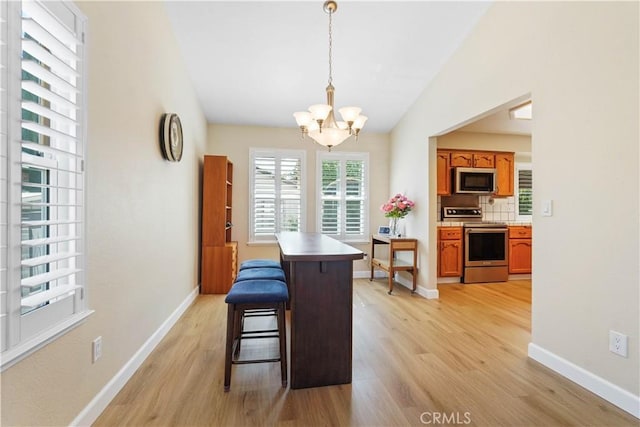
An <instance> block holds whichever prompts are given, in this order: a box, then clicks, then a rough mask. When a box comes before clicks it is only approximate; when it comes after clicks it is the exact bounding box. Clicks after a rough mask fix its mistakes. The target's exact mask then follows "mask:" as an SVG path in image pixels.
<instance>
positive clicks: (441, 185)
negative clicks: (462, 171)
mask: <svg viewBox="0 0 640 427" xmlns="http://www.w3.org/2000/svg"><path fill="white" fill-rule="evenodd" d="M450 155H451V153H450V152H449V151H443V150H438V154H437V171H438V172H437V173H438V179H437V182H438V185H437V188H438V196H448V195H449V194H451V165H450V163H449V162H450Z"/></svg>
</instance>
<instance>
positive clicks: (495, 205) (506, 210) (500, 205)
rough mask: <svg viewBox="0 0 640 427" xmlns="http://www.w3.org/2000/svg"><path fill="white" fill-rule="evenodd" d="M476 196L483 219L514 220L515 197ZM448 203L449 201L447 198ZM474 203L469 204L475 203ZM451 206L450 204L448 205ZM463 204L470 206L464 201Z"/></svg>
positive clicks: (439, 215)
mask: <svg viewBox="0 0 640 427" xmlns="http://www.w3.org/2000/svg"><path fill="white" fill-rule="evenodd" d="M474 197H477V198H478V201H477V205H479V206H480V207H481V208H482V219H483V221H504V222H514V221H516V217H517V215H516V199H515V197H500V198H493V197H491V196H474ZM448 203H451V202H450V201H449V199H448ZM475 204H476V203H475V201H474V203H472V204H471V206H473V205H475ZM448 206H451V205H448ZM464 206H470V205H469V204H467V203H465V204H464ZM438 220H439V221H441V220H442V200H441V197H438Z"/></svg>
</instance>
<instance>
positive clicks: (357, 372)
mask: <svg viewBox="0 0 640 427" xmlns="http://www.w3.org/2000/svg"><path fill="white" fill-rule="evenodd" d="M439 290H440V299H439V300H426V299H423V298H422V297H419V296H417V295H411V294H410V293H409V292H408V291H407V290H406V289H404V288H402V287H401V286H398V287H396V290H394V295H393V296H389V295H387V289H386V280H384V279H383V280H376V281H374V282H369V281H368V280H362V279H361V280H356V281H355V283H354V307H353V313H354V320H353V336H354V338H353V383H352V384H349V385H342V386H331V387H319V388H313V389H303V390H290V389H283V388H282V387H281V386H280V373H279V365H278V364H277V363H273V364H258V365H236V366H234V368H233V374H232V378H231V391H230V392H229V393H224V392H223V385H222V383H223V364H224V336H225V321H226V320H225V319H226V317H225V316H226V305H225V303H224V295H202V296H199V297H198V299H197V300H196V302H195V303H194V305H193V306H192V307H191V308H190V309H189V310H188V311H187V312H186V313H185V315H184V316H183V317H182V318H181V319H180V321H179V322H178V324H177V325H176V326H175V327H174V328H173V329H172V330H171V331H170V332H169V334H168V335H167V336H166V337H165V339H164V340H163V341H162V342H161V343H160V344H159V345H158V347H157V348H156V350H155V351H154V352H153V353H152V354H151V356H150V357H149V358H148V359H147V360H146V361H145V363H144V364H143V366H142V367H141V368H140V369H139V371H138V372H137V373H136V374H135V375H134V376H133V378H132V379H131V380H130V381H129V382H128V384H127V385H126V386H125V387H124V388H123V390H122V391H121V392H120V393H119V394H118V395H117V396H116V398H115V399H114V400H113V401H112V402H111V404H110V405H109V406H108V407H107V409H106V410H105V411H104V412H103V414H102V415H101V416H100V417H99V418H98V420H97V421H96V423H95V424H94V425H96V426H124V425H132V426H133V425H135V426H142V425H158V426H160V425H162V426H266V425H283V426H287V425H289V426H312V425H325V426H339V425H342V426H345V425H360V426H394V425H397V426H403V425H415V426H419V425H444V424H456V423H458V424H463V425H464V424H467V425H478V426H499V425H500V426H560V425H562V426H570V425H573V426H586V425H589V426H626V425H629V426H638V424H639V423H638V420H637V419H635V418H633V417H632V416H631V415H629V414H627V413H625V412H624V411H622V410H620V409H618V408H616V407H615V406H613V405H611V404H609V403H607V402H606V401H604V400H602V399H600V398H599V397H597V396H595V395H593V394H592V393H590V392H588V391H586V390H584V389H583V388H581V387H579V386H577V385H575V384H574V383H572V382H570V381H568V380H566V379H564V378H562V377H561V376H559V375H557V374H555V373H554V372H552V371H550V370H549V369H547V368H545V367H543V366H542V365H540V364H538V363H536V362H534V361H532V360H530V359H528V358H527V344H528V343H529V341H530V318H531V312H530V305H531V304H530V303H531V285H530V282H529V281H514V282H509V283H500V284H482V285H457V284H451V285H443V286H440V287H439ZM256 341H257V340H256ZM266 347H269V346H266ZM244 350H245V347H243V351H244ZM246 350H247V351H249V350H251V349H250V348H246Z"/></svg>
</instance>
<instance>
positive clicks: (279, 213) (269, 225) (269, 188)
mask: <svg viewBox="0 0 640 427" xmlns="http://www.w3.org/2000/svg"><path fill="white" fill-rule="evenodd" d="M304 159H305V156H304V151H285V150H258V149H251V151H250V164H251V170H250V178H249V179H250V183H251V192H250V201H249V206H250V231H251V236H250V241H273V240H274V239H275V237H274V235H275V233H278V232H280V231H303V230H304V229H305V227H304V223H305V218H304V191H303V189H304V183H303V181H304V169H305V166H304Z"/></svg>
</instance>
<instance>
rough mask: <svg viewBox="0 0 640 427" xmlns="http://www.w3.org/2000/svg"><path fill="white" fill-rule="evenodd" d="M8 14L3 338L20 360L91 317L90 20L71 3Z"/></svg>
mask: <svg viewBox="0 0 640 427" xmlns="http://www.w3.org/2000/svg"><path fill="white" fill-rule="evenodd" d="M20 7H21V10H20ZM14 9H15V10H14ZM7 11H8V14H9V16H8V18H9V19H8V21H9V25H8V28H9V30H8V32H7V37H8V41H7V44H8V46H9V50H8V54H7V61H4V59H5V57H4V56H3V64H5V63H8V64H9V66H8V77H7V82H8V85H9V87H8V90H7V92H6V93H7V96H6V100H7V104H6V105H8V111H7V113H6V114H5V112H4V111H3V120H4V118H5V117H8V126H7V129H8V138H7V139H8V144H7V145H8V151H7V157H6V159H7V160H6V162H7V166H8V168H7V169H8V171H9V174H10V175H9V176H8V178H7V182H6V183H5V182H3V187H4V188H7V187H8V188H9V191H8V193H7V197H6V198H5V197H3V201H4V200H8V203H7V211H8V213H9V214H8V221H7V226H6V228H7V230H8V241H7V253H8V258H7V275H6V280H5V276H4V273H3V286H5V284H6V286H7V294H6V295H7V302H6V304H7V313H6V316H5V317H4V319H5V324H4V325H3V332H7V336H8V337H9V341H8V342H7V344H6V346H7V347H6V349H9V350H12V349H13V350H14V351H13V353H16V350H17V352H19V353H20V352H23V350H24V349H23V348H22V347H24V344H23V343H25V342H27V341H30V342H33V340H34V338H38V339H37V341H41V340H43V339H47V338H46V336H47V335H50V336H53V335H56V334H59V333H60V332H63V331H64V330H65V329H66V328H68V327H70V326H71V325H73V324H74V323H75V322H77V321H78V320H79V319H80V318H82V317H84V316H85V315H86V314H87V313H86V311H85V304H84V292H83V290H84V289H83V288H84V283H85V278H84V271H83V266H84V212H85V208H84V199H85V196H84V173H85V172H84V153H85V148H84V134H83V132H84V116H83V114H84V78H83V76H84V69H83V68H84V62H83V53H84V50H83V44H84V41H83V39H84V26H85V18H84V17H83V16H82V15H81V14H80V13H79V11H78V10H77V9H76V8H75V7H74V6H73V5H71V4H69V3H66V2H42V3H41V2H36V1H24V2H22V3H13V4H11V5H10V6H9V7H8V8H7ZM18 20H19V22H15V21H18ZM3 21H6V20H3ZM13 34H15V35H17V37H16V39H15V41H13V39H12V35H13ZM18 37H19V38H18ZM15 45H17V46H15ZM12 49H13V50H12ZM20 58H21V60H19V61H18V59H20ZM12 76H15V78H13V79H12ZM14 80H15V83H14ZM12 85H14V86H12ZM3 97H4V95H3ZM14 103H15V104H14ZM3 105H4V102H3ZM3 129H5V127H4V126H3ZM3 159H4V158H3ZM3 169H4V168H3ZM3 196H4V194H3ZM3 244H4V241H3ZM3 262H4V255H3ZM3 271H4V270H3ZM3 304H4V303H3ZM47 331H49V332H47ZM4 349H5V347H3V350H4ZM3 356H5V355H4V354H3ZM3 359H6V358H4V357H3ZM4 362H5V360H3V367H4Z"/></svg>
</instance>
